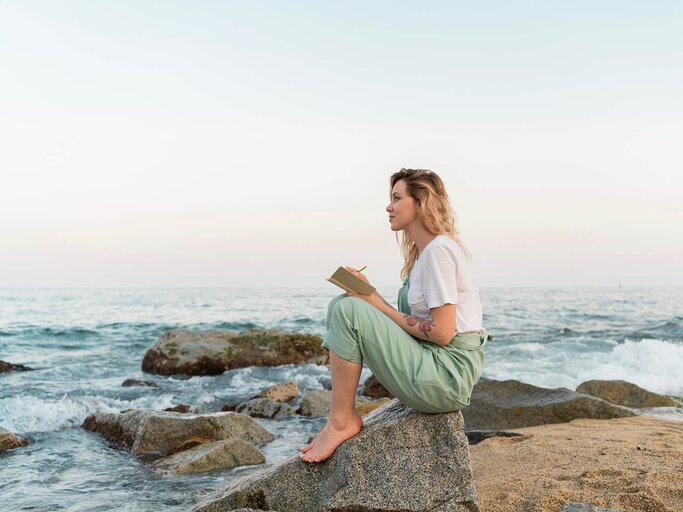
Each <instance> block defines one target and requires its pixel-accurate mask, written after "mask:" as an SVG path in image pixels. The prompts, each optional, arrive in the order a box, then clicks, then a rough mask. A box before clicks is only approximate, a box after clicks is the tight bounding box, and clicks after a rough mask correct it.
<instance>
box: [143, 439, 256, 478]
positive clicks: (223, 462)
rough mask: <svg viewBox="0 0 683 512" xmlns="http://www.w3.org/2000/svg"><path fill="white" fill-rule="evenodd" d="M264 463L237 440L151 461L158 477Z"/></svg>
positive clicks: (246, 444)
mask: <svg viewBox="0 0 683 512" xmlns="http://www.w3.org/2000/svg"><path fill="white" fill-rule="evenodd" d="M264 462H266V458H265V456H264V455H263V454H262V453H261V452H260V451H259V450H258V448H256V447H255V446H254V445H253V444H251V443H249V442H247V441H243V440H241V439H226V440H225V441H215V442H212V443H206V444H199V445H197V446H194V447H192V448H190V449H188V450H184V451H181V452H179V453H175V454H173V455H169V456H168V457H164V458H163V459H159V460H157V461H155V462H154V466H155V471H157V472H158V473H162V474H168V473H173V474H177V475H187V474H190V473H204V472H206V471H215V470H217V469H230V468H234V467H237V466H247V465H254V464H263V463H264Z"/></svg>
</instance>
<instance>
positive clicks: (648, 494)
mask: <svg viewBox="0 0 683 512" xmlns="http://www.w3.org/2000/svg"><path fill="white" fill-rule="evenodd" d="M515 431H516V432H519V433H521V434H523V435H522V436H520V437H507V438H504V437H494V438H491V439H486V440H484V441H482V442H480V443H479V444H477V445H474V446H470V454H471V458H472V469H473V473H474V482H475V485H476V487H477V492H478V493H479V497H480V500H481V509H482V510H484V511H486V512H522V511H524V512H557V511H558V510H560V509H561V508H562V507H563V506H564V505H566V504H567V503H571V502H576V503H584V504H588V505H593V506H596V507H602V508H608V509H610V508H611V509H617V510H619V509H622V510H628V511H629V512H678V511H682V510H683V423H679V422H673V421H664V420H659V419H656V418H652V417H649V416H639V417H632V418H619V419H611V420H591V419H578V420H574V421H572V422H570V423H561V424H555V425H542V426H536V427H529V428H521V429H515Z"/></svg>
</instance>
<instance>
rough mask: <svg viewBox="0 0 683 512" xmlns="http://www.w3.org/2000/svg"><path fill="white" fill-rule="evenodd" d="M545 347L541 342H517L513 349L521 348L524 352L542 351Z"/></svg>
mask: <svg viewBox="0 0 683 512" xmlns="http://www.w3.org/2000/svg"><path fill="white" fill-rule="evenodd" d="M545 349H546V346H545V345H543V344H542V343H517V344H515V350H522V351H524V352H542V351H544V350H545Z"/></svg>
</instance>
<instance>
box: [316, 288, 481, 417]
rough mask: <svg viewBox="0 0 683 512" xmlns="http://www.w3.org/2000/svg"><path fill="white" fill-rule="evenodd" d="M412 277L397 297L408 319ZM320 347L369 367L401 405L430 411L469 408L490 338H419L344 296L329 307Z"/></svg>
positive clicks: (376, 311)
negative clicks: (442, 340)
mask: <svg viewBox="0 0 683 512" xmlns="http://www.w3.org/2000/svg"><path fill="white" fill-rule="evenodd" d="M407 295H408V278H406V279H405V281H404V282H403V287H402V288H401V290H400V291H399V294H398V306H399V308H398V309H399V310H400V311H401V312H403V313H405V314H407V315H409V314H410V307H409V306H408V301H407ZM326 325H327V334H326V335H325V337H324V341H323V344H322V346H323V347H324V348H326V349H328V350H333V351H334V352H335V353H336V354H337V355H338V356H340V357H341V358H343V359H346V360H348V361H352V362H354V363H359V364H365V365H366V366H367V367H368V368H369V369H370V371H372V373H373V375H375V376H376V377H377V379H378V380H379V381H380V382H381V383H382V384H383V385H384V387H386V388H387V389H388V390H389V391H390V392H391V393H392V394H393V395H394V396H395V397H396V398H398V399H399V400H400V401H401V402H403V403H404V404H406V405H408V406H409V407H412V408H413V409H417V410H418V411H422V412H427V413H440V412H449V411H454V410H457V409H462V408H463V407H465V406H467V405H469V403H470V395H471V394H472V387H473V386H474V385H475V384H476V382H477V381H478V380H479V377H480V375H481V372H482V371H483V368H484V351H483V347H484V345H485V344H486V334H485V333H482V334H473V335H467V336H461V335H456V336H455V337H454V338H453V339H452V340H451V342H450V343H449V344H448V345H447V346H445V347H442V346H439V345H437V344H435V343H431V342H429V341H423V340H419V339H417V338H415V337H413V336H411V335H410V334H408V333H407V332H406V331H404V330H403V329H402V328H401V327H400V326H399V325H398V324H396V323H395V322H394V321H393V320H392V319H390V318H389V317H388V316H386V315H385V314H384V313H382V312H381V311H379V310H378V309H377V308H375V307H374V306H371V305H370V304H368V303H367V302H365V301H364V300H362V299H359V298H358V297H349V296H347V295H346V294H342V295H339V296H337V297H335V298H334V299H332V300H331V301H330V303H329V306H328V308H327V322H326Z"/></svg>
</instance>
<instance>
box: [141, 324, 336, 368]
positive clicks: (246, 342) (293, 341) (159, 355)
mask: <svg viewBox="0 0 683 512" xmlns="http://www.w3.org/2000/svg"><path fill="white" fill-rule="evenodd" d="M321 343H322V338H320V337H319V336H313V335H310V334H303V333H285V332H282V331H279V330H274V329H271V330H263V329H252V330H249V331H244V332H242V333H239V334H237V333H232V332H226V331H188V330H184V331H170V332H167V333H164V334H163V335H162V336H161V337H160V338H159V339H158V340H157V341H156V342H155V343H154V345H153V346H152V347H151V348H150V349H149V350H148V351H147V352H146V353H145V357H144V359H143V360H142V371H144V372H148V373H155V374H159V375H174V374H185V375H217V374H221V373H223V372H224V371H226V370H232V369H235V368H244V367H247V366H277V365H283V364H308V363H315V364H325V363H326V362H327V360H328V356H327V351H325V349H323V348H321V347H320V344H321Z"/></svg>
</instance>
